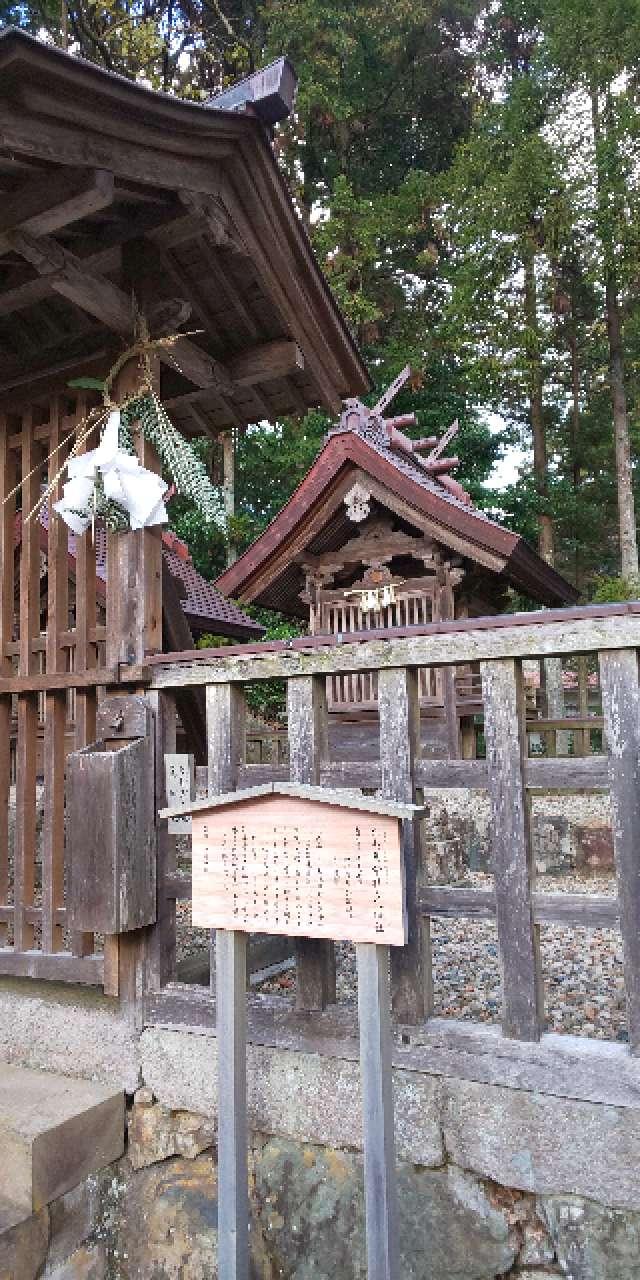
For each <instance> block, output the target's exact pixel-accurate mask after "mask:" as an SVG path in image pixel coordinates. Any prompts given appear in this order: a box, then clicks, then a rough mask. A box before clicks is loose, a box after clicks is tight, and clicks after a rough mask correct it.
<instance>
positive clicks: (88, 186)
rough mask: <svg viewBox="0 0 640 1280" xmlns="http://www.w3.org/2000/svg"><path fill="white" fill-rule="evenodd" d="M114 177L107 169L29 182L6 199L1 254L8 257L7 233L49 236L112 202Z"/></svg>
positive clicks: (2, 211) (0, 231) (0, 230)
mask: <svg viewBox="0 0 640 1280" xmlns="http://www.w3.org/2000/svg"><path fill="white" fill-rule="evenodd" d="M113 195H114V182H113V174H112V173H108V172H107V171H106V170H105V169H84V170H83V169H80V170H74V169H58V170H56V171H54V172H53V173H48V174H47V177H46V181H43V177H42V174H38V176H37V177H36V178H29V179H28V180H27V181H26V182H25V183H24V184H23V186H21V187H18V189H17V191H12V192H11V193H10V194H9V195H5V196H4V197H3V201H2V209H0V254H3V253H7V251H8V249H9V248H10V241H9V240H8V238H7V235H6V233H7V232H11V231H15V230H20V231H29V232H31V234H32V235H35V236H41V235H50V234H51V232H53V231H59V230H60V229H61V228H62V227H67V226H69V224H70V223H72V222H78V221H79V219H81V218H86V217H88V216H89V215H90V214H92V213H98V212H99V211H100V210H101V209H106V208H107V207H108V206H109V205H110V204H111V203H112V202H113Z"/></svg>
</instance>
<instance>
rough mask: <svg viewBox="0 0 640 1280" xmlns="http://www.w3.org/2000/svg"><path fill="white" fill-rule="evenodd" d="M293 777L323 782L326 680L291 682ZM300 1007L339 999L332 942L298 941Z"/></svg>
mask: <svg viewBox="0 0 640 1280" xmlns="http://www.w3.org/2000/svg"><path fill="white" fill-rule="evenodd" d="M287 724H288V731H289V777H290V780H291V782H303V783H309V784H310V785H312V786H315V785H317V784H318V783H319V782H320V770H321V768H322V763H323V761H324V760H326V759H327V755H328V750H329V748H328V717H327V693H326V681H325V680H324V678H323V677H322V676H303V677H302V679H300V680H288V681H287ZM295 954H296V971H297V982H298V985H297V992H296V1008H297V1009H306V1010H321V1009H325V1008H326V1006H327V1005H328V1004H332V1003H334V1002H335V998H336V958H335V948H334V945H333V943H332V942H329V941H327V940H325V939H324V938H296V940H295Z"/></svg>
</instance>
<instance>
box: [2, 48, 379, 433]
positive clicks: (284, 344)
mask: <svg viewBox="0 0 640 1280" xmlns="http://www.w3.org/2000/svg"><path fill="white" fill-rule="evenodd" d="M0 197H1V199H0V399H1V400H2V402H3V404H7V403H11V402H12V401H15V402H16V403H19V402H20V401H21V400H22V401H24V400H25V399H33V396H34V394H36V395H37V394H39V393H40V391H42V393H43V395H44V394H45V392H47V391H49V390H50V389H51V386H52V384H55V385H57V386H60V385H64V384H65V382H66V381H68V379H69V378H71V377H74V376H77V375H79V374H81V373H85V372H88V371H91V372H93V371H95V372H96V373H99V372H101V371H103V370H106V369H107V368H108V367H109V366H110V364H111V362H112V360H113V358H114V355H115V354H117V353H118V352H119V351H121V350H122V349H123V348H125V347H126V346H127V345H128V343H129V340H130V337H131V333H132V327H133V308H132V302H131V299H132V293H133V292H135V294H136V297H137V298H138V299H139V301H140V303H141V305H142V306H143V308H144V310H145V313H146V314H147V315H148V318H149V321H150V324H151V329H152V336H157V335H159V334H161V333H167V332H174V331H175V329H176V327H177V325H178V324H179V323H181V324H182V329H183V331H184V330H201V331H202V332H201V333H197V334H193V335H192V336H190V337H189V338H187V339H184V340H183V341H182V342H181V343H180V345H179V346H176V347H175V348H174V349H173V350H172V351H171V352H168V351H167V352H165V353H163V367H162V385H161V395H162V398H163V400H164V401H165V402H166V403H168V404H169V406H170V408H171V413H172V417H173V420H174V421H175V422H176V425H177V426H178V427H180V429H182V430H183V431H185V432H186V433H187V434H193V433H202V431H203V430H205V431H209V432H214V433H215V432H217V431H219V430H223V429H227V428H229V427H234V426H235V427H236V428H240V429H242V428H244V427H245V426H246V425H247V424H248V423H251V422H255V421H259V420H261V419H263V418H267V417H268V418H272V419H274V418H276V417H277V416H278V415H283V414H296V413H299V412H303V411H305V410H306V409H307V408H309V407H311V406H315V405H320V404H321V405H324V406H326V407H330V408H331V409H332V410H334V411H335V410H337V409H338V406H339V401H340V398H341V397H342V396H345V395H348V394H354V393H358V392H362V391H364V390H366V389H367V388H368V385H369V383H368V375H367V371H366V369H365V367H364V364H363V361H362V358H361V356H360V354H359V352H358V350H357V347H356V345H355V342H354V340H353V338H352V336H351V334H350V332H349V330H348V328H347V326H346V324H345V321H344V319H343V317H342V316H341V314H340V312H339V310H338V308H337V306H336V304H335V302H334V301H333V298H332V296H331V293H330V291H329V288H328V285H327V283H326V281H325V279H324V276H323V275H322V272H321V270H320V268H319V266H318V264H317V262H316V260H315V258H314V255H313V252H312V249H311V246H310V242H309V239H308V237H307V234H306V231H305V228H304V226H303V224H302V221H301V219H300V218H299V216H298V214H297V213H296V210H295V208H294V205H293V202H292V200H291V197H290V194H289V192H288V189H287V186H286V183H285V180H284V178H283V175H282V173H281V172H280V170H279V168H278V165H277V163H276V160H275V158H274V154H273V150H272V146H271V143H270V139H269V136H268V132H267V130H266V129H265V127H264V125H263V124H261V122H260V121H259V120H258V119H256V118H254V117H252V116H251V115H249V114H243V113H242V112H238V111H235V112H232V111H220V110H214V109H212V108H211V107H210V106H207V105H202V104H195V103H191V102H185V101H181V100H179V99H176V98H172V97H169V96H166V95H164V94H161V93H157V92H154V91H152V90H149V89H146V88H144V87H142V86H140V85H138V84H134V83H133V82H131V81H129V80H125V79H123V78H122V77H120V76H116V75H113V74H110V73H108V72H106V71H103V70H101V69H100V68H98V67H96V66H93V65H92V64H89V63H86V62H84V61H82V60H81V59H78V58H75V57H72V56H70V55H68V54H65V53H63V52H62V51H61V50H59V49H56V48H54V47H52V46H48V45H44V44H42V43H40V42H38V41H36V40H34V39H32V38H31V37H29V36H27V35H25V34H24V33H22V32H17V31H12V30H9V31H5V32H3V33H1V34H0Z"/></svg>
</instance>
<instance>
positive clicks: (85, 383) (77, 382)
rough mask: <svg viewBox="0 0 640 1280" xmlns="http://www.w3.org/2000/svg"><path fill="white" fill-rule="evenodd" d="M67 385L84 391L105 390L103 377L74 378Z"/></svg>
mask: <svg viewBox="0 0 640 1280" xmlns="http://www.w3.org/2000/svg"><path fill="white" fill-rule="evenodd" d="M67 386H68V387H74V389H75V388H78V389H79V390H83V391H84V390H86V391H104V382H103V381H102V379H101V378H72V379H71V381H70V382H68V383H67Z"/></svg>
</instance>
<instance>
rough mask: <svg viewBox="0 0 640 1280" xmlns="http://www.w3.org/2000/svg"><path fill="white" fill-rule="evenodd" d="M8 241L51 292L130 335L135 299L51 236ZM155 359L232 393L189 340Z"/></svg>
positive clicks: (222, 372)
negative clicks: (89, 268)
mask: <svg viewBox="0 0 640 1280" xmlns="http://www.w3.org/2000/svg"><path fill="white" fill-rule="evenodd" d="M10 241H11V247H12V248H13V249H14V250H15V252H16V253H19V254H20V256H21V257H23V258H25V259H26V261H27V262H30V263H31V265H32V266H33V267H35V270H36V271H37V272H38V274H39V275H40V276H43V277H45V279H47V281H48V282H49V284H50V286H51V288H52V289H53V291H54V292H55V293H59V294H61V295H62V296H63V297H65V298H68V299H69V301H70V302H73V303H74V304H75V306H77V307H80V309H81V310H82V311H86V312H88V314H89V315H92V316H95V318H96V319H97V320H100V321H101V323H102V324H104V325H105V327H106V328H107V329H112V330H113V331H114V332H115V333H118V334H122V335H123V336H126V337H130V336H131V334H132V333H133V330H134V307H133V299H132V298H131V297H129V296H128V295H127V294H126V293H125V292H124V290H123V289H120V288H119V287H118V285H115V284H112V283H111V281H110V280H107V279H106V278H105V277H104V276H101V275H99V274H97V273H93V272H91V271H88V270H87V269H86V267H85V265H84V263H83V262H82V259H79V258H76V257H75V255H74V254H72V253H70V252H69V250H68V249H64V248H63V247H62V245H60V244H58V243H57V242H56V241H55V240H51V239H50V238H49V237H46V236H38V237H36V236H32V235H29V234H28V233H26V232H22V231H16V232H12V233H11V235H10ZM159 355H160V358H161V359H162V360H163V361H164V362H165V363H166V364H168V365H170V366H171V367H172V368H175V369H177V370H178V371H179V373H181V374H182V375H183V376H184V377H185V378H188V379H189V381H190V382H193V383H195V385H196V386H200V387H213V386H219V387H220V389H221V390H222V389H224V390H226V391H229V390H231V383H230V379H229V375H228V373H227V371H226V369H225V368H224V366H223V365H221V364H220V362H219V361H217V360H215V359H214V358H213V357H212V356H210V355H208V354H207V352H206V351H203V349H202V347H199V346H197V345H196V343H194V342H191V340H190V339H189V338H180V339H179V340H178V341H177V342H176V343H174V345H173V346H172V347H170V348H169V347H167V348H165V349H161V350H160V352H159Z"/></svg>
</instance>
